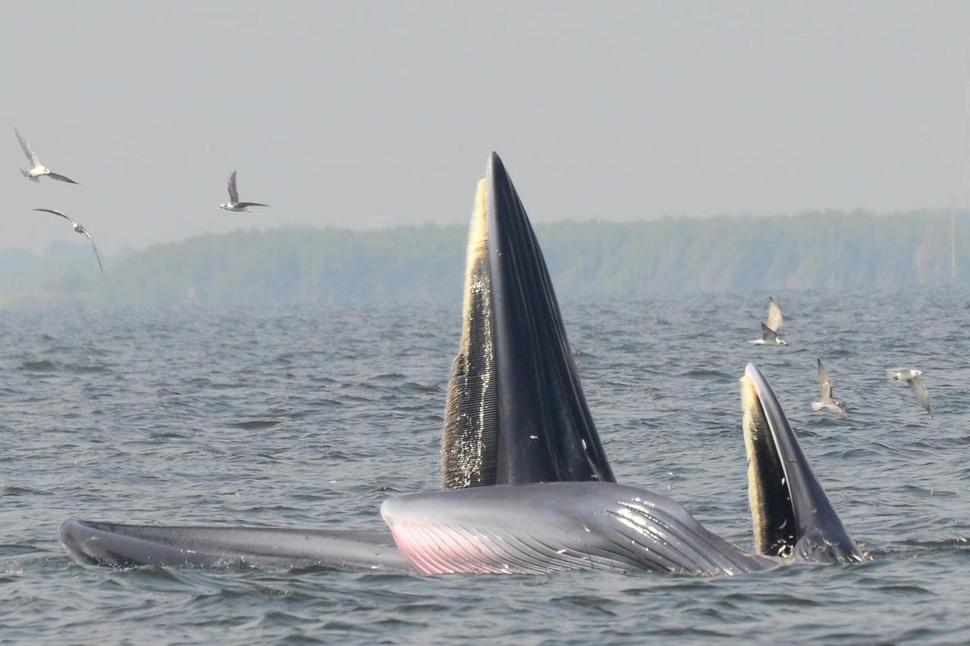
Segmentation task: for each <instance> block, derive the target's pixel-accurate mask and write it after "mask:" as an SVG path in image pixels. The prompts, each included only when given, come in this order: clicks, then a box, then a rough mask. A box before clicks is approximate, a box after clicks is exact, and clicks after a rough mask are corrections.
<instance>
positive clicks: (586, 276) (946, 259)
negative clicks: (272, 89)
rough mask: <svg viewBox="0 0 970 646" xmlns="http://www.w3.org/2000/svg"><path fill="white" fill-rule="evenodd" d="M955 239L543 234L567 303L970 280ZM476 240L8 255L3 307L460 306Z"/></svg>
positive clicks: (342, 235)
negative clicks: (97, 256)
mask: <svg viewBox="0 0 970 646" xmlns="http://www.w3.org/2000/svg"><path fill="white" fill-rule="evenodd" d="M953 231H954V236H953V237H952V238H951V219H950V217H949V215H948V214H947V213H943V212H939V211H925V212H922V211H921V212H909V213H901V214H894V215H874V214H871V213H866V212H854V213H843V212H809V213H801V214H798V215H793V216H774V217H754V216H737V217H728V216H724V217H714V218H704V219H701V218H664V219H661V220H654V221H649V222H633V223H609V222H600V221H592V222H560V223H556V224H545V225H538V226H537V227H536V233H537V236H538V237H539V241H540V243H541V244H542V247H543V250H544V252H545V254H546V260H547V262H548V264H549V268H550V271H551V273H552V276H553V281H554V282H555V285H556V289H557V291H558V292H559V294H560V295H561V296H566V297H570V296H579V297H583V296H589V295H597V294H602V295H611V296H624V295H629V296H642V295H651V294H664V295H671V294H677V293H683V292H692V291H720V290H733V289H764V290H766V291H770V290H774V289H799V288H815V289H852V288H894V287H907V286H916V285H943V284H948V283H950V282H957V283H960V284H967V283H970V213H967V212H961V213H958V214H957V215H956V217H955V227H954V228H953ZM465 235H466V231H465V229H464V228H463V227H460V226H433V225H426V226H406V227H395V228H390V229H383V230H372V231H351V230H345V229H334V228H325V229H315V228H306V227H290V228H281V229H275V230H269V231H237V232H232V233H227V234H223V235H203V236H197V237H193V238H189V239H187V240H183V241H181V242H177V243H167V244H158V245H154V246H151V247H149V248H147V249H145V250H142V251H137V252H133V253H129V254H127V255H122V256H119V257H116V258H111V257H109V258H108V259H107V262H106V267H105V270H106V271H105V274H104V276H101V275H99V274H98V271H97V267H96V265H95V264H94V262H93V258H92V257H90V249H89V248H85V247H84V246H83V245H78V246H73V245H67V246H59V247H57V248H52V249H51V250H49V251H48V252H47V253H46V254H43V255H36V254H29V253H26V252H23V251H16V250H0V276H3V280H2V281H0V307H3V306H11V305H16V304H21V305H23V304H31V303H39V304H46V303H50V302H69V303H80V304H83V305H86V306H162V307H167V306H181V305H189V304H199V305H219V306H221V305H241V304H266V305H270V304H279V303H294V302H333V303H340V302H375V301H382V300H402V299H403V300H411V301H414V300H419V301H420V300H425V301H427V300H441V299H448V300H455V301H457V300H459V299H460V297H461V293H460V292H461V285H462V271H463V270H464V253H465ZM951 245H953V246H952V248H953V249H955V252H956V254H955V257H951ZM954 260H955V268H954V265H953V262H954ZM954 269H955V270H954Z"/></svg>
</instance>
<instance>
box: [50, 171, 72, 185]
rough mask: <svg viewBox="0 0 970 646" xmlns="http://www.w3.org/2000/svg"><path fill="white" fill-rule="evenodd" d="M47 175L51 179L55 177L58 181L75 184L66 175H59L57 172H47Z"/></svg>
mask: <svg viewBox="0 0 970 646" xmlns="http://www.w3.org/2000/svg"><path fill="white" fill-rule="evenodd" d="M47 176H48V177H50V178H51V179H56V180H57V181H58V182H67V183H68V184H77V182H75V181H74V180H73V179H71V178H70V177H67V176H66V175H60V174H58V173H47Z"/></svg>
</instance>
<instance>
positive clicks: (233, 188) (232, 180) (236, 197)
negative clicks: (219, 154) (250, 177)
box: [228, 171, 239, 204]
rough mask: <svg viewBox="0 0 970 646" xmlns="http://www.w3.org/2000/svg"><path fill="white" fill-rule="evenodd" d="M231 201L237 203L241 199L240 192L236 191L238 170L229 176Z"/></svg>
mask: <svg viewBox="0 0 970 646" xmlns="http://www.w3.org/2000/svg"><path fill="white" fill-rule="evenodd" d="M228 188H229V201H230V202H232V203H233V204H235V203H236V202H238V201H239V193H238V192H237V191H236V171H232V175H230V176H229V186H228Z"/></svg>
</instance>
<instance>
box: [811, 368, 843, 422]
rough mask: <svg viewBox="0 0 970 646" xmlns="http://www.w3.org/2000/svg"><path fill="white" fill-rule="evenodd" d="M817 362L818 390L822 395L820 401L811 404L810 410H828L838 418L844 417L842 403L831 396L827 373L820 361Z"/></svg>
mask: <svg viewBox="0 0 970 646" xmlns="http://www.w3.org/2000/svg"><path fill="white" fill-rule="evenodd" d="M816 361H817V362H818V389H819V391H820V392H821V393H822V401H817V402H812V410H814V411H820V410H830V411H832V412H833V413H835V414H836V415H838V416H839V417H845V408H844V407H843V405H842V402H840V401H838V400H837V399H836V398H835V395H834V394H832V382H831V381H830V380H829V371H828V370H826V369H825V366H823V365H822V360H821V359H816Z"/></svg>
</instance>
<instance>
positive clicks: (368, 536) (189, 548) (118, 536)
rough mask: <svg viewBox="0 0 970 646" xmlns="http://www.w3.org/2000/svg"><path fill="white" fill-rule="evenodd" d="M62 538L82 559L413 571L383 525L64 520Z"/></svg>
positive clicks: (128, 564)
mask: <svg viewBox="0 0 970 646" xmlns="http://www.w3.org/2000/svg"><path fill="white" fill-rule="evenodd" d="M60 539H61V543H62V544H63V545H64V548H65V549H66V550H67V553H68V555H69V556H70V557H71V558H72V559H74V560H75V561H76V562H78V563H81V564H84V565H102V566H107V567H133V566H138V565H155V566H169V567H188V568H192V567H198V568H240V567H242V568H246V567H259V568H276V569H294V568H305V567H326V568H337V569H341V570H384V571H392V572H411V571H412V570H411V567H410V566H409V565H408V563H407V561H406V560H405V559H404V558H403V557H402V556H401V555H400V553H399V552H398V551H397V549H396V548H395V547H394V543H393V542H392V541H391V538H390V536H389V535H388V533H387V531H386V530H305V529H271V528H263V527H217V526H199V527H184V526H168V527H164V526H154V525H125V524H116V523H101V522H91V521H81V520H67V521H65V522H64V523H63V524H62V525H61V528H60Z"/></svg>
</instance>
